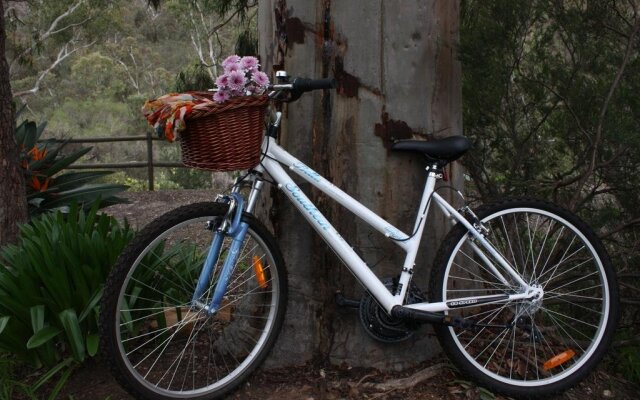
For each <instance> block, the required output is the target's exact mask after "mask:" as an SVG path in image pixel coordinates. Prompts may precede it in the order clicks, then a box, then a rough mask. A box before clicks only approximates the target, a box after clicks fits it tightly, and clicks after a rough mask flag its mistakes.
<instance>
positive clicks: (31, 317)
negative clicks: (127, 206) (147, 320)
mask: <svg viewBox="0 0 640 400" xmlns="http://www.w3.org/2000/svg"><path fill="white" fill-rule="evenodd" d="M20 229H21V239H20V241H19V243H18V244H17V245H9V246H6V247H4V248H2V249H1V250H0V350H4V351H6V352H10V353H13V354H15V356H16V357H17V358H18V359H20V360H22V361H26V362H28V363H29V364H31V365H32V366H34V367H40V366H42V365H44V366H47V367H51V366H53V365H55V364H56V363H58V362H59V361H60V360H61V359H62V358H63V357H64V356H65V355H67V354H71V355H72V357H73V359H75V360H76V361H78V362H82V361H83V360H84V359H85V358H86V356H87V355H89V356H94V355H95V354H96V353H97V350H98V304H99V302H100V299H101V297H102V292H103V284H104V282H105V280H106V277H107V275H108V273H109V271H110V269H111V267H112V266H113V265H114V263H115V261H116V259H117V257H118V255H119V254H120V252H121V251H122V249H123V248H124V246H125V245H126V244H127V243H128V242H129V241H130V240H131V238H132V237H133V234H134V232H133V230H132V229H130V228H129V226H128V224H127V223H126V222H125V224H124V225H120V224H119V223H118V221H117V220H116V219H114V218H113V217H110V216H107V215H105V214H98V207H97V205H94V206H93V207H92V208H91V209H90V210H89V211H88V212H86V211H84V210H83V209H82V208H80V207H79V206H77V205H75V204H74V205H72V206H71V207H70V209H69V212H68V213H67V214H63V213H62V212H59V211H58V212H56V213H49V214H43V215H41V216H39V217H37V218H34V219H32V220H31V222H30V223H29V224H25V225H22V226H21V227H20Z"/></svg>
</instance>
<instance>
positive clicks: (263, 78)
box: [253, 71, 269, 87]
mask: <svg viewBox="0 0 640 400" xmlns="http://www.w3.org/2000/svg"><path fill="white" fill-rule="evenodd" d="M253 81H254V82H255V83H257V84H258V86H262V87H264V86H267V85H268V84H269V77H268V76H267V74H265V73H264V72H262V71H257V72H254V73H253Z"/></svg>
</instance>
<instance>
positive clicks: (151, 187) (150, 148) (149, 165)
mask: <svg viewBox="0 0 640 400" xmlns="http://www.w3.org/2000/svg"><path fill="white" fill-rule="evenodd" d="M49 140H53V141H56V142H65V143H116V142H142V141H145V142H147V160H146V161H140V162H122V163H80V164H76V163H73V164H71V165H70V166H68V167H67V168H66V169H99V168H114V169H128V168H147V179H148V182H149V190H154V171H153V169H154V167H160V168H186V167H185V166H184V165H183V164H182V163H180V162H166V161H154V160H153V142H154V141H164V139H161V138H157V137H154V136H153V135H152V134H151V133H149V134H147V135H145V136H120V137H94V138H86V139H76V138H71V139H49Z"/></svg>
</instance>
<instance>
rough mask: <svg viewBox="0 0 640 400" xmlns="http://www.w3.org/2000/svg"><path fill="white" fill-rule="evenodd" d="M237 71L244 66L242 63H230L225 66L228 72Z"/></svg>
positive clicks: (225, 70)
mask: <svg viewBox="0 0 640 400" xmlns="http://www.w3.org/2000/svg"><path fill="white" fill-rule="evenodd" d="M236 71H242V66H241V65H240V63H230V64H227V65H225V67H224V72H226V73H227V74H230V73H232V72H236Z"/></svg>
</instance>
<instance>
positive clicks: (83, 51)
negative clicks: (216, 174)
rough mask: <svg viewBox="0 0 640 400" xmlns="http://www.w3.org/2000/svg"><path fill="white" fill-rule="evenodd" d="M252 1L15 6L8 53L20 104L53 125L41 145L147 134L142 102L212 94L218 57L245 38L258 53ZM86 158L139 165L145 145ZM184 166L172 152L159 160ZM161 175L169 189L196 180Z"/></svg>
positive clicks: (65, 1) (136, 173)
mask: <svg viewBox="0 0 640 400" xmlns="http://www.w3.org/2000/svg"><path fill="white" fill-rule="evenodd" d="M256 4H257V2H255V1H251V0H234V1H226V0H216V1H213V0H197V1H184V0H166V1H163V2H162V7H160V8H158V9H155V8H153V7H151V6H149V2H148V1H147V0H129V1H125V0H114V1H110V2H102V1H98V0H60V1H55V2H43V1H39V2H10V3H9V6H8V9H7V13H6V19H5V20H6V21H7V23H8V25H7V33H8V38H9V39H8V41H7V52H6V53H7V57H8V61H9V63H10V64H11V65H12V72H11V83H12V87H13V89H14V94H15V93H20V92H23V94H22V95H20V96H19V98H18V100H19V101H21V102H22V103H23V104H26V105H27V108H26V109H27V110H28V112H29V113H30V115H29V119H31V120H48V121H49V124H48V126H47V130H46V131H45V132H44V133H43V136H42V138H61V137H65V138H68V137H71V138H77V137H82V138H90V137H105V136H139V135H142V134H144V133H145V132H146V130H147V129H148V128H147V126H146V124H145V120H144V118H143V117H142V115H141V113H140V108H141V106H142V104H144V102H145V100H147V99H149V98H155V97H158V96H160V95H162V94H164V93H167V92H169V91H171V90H175V89H177V91H185V90H189V89H194V90H202V89H209V88H212V87H214V82H213V80H214V78H215V76H216V75H217V73H215V72H216V71H217V70H218V69H221V61H222V60H220V59H218V57H219V55H220V54H230V53H233V52H234V46H235V45H236V42H237V40H236V39H237V38H238V36H240V35H241V36H242V37H243V39H242V42H243V43H244V45H243V46H242V48H243V49H245V50H242V51H243V53H242V54H243V55H245V54H247V53H244V52H245V51H248V50H246V48H247V46H248V47H251V46H253V48H255V44H256V40H255V39H256V37H255V31H256V18H255V15H256V10H257V7H256ZM76 5H77V7H75V6H76ZM56 20H57V21H58V22H55V21H56ZM52 25H55V28H54V29H53V30H51V31H50V28H51V26H52ZM49 31H50V33H49V34H45V33H46V32H49ZM58 31H59V32H58ZM238 51H240V50H238ZM251 54H255V51H254V52H252V53H251ZM59 56H60V57H59ZM211 57H213V58H211ZM58 60H59V61H58ZM54 64H55V65H54ZM36 82H37V86H38V88H37V90H36V91H33V92H31V91H30V90H31V89H32V88H34V87H35V86H36ZM176 86H177V87H176ZM27 94H28V95H27ZM72 147H74V146H72V145H65V150H69V149H71V148H72ZM159 152H160V151H156V153H159ZM84 158H85V159H90V160H92V161H93V162H96V163H106V162H123V161H132V160H136V161H140V160H143V159H145V158H146V147H145V145H144V144H143V143H139V142H127V144H122V143H114V144H112V143H101V144H98V145H95V146H94V147H93V149H92V150H91V151H90V152H89V153H87V154H86V155H85V156H84ZM178 160H179V155H178V152H174V153H173V154H172V158H170V159H166V158H165V159H164V160H163V161H178ZM156 171H161V172H163V173H164V176H160V177H159V178H158V179H159V180H161V181H162V180H164V182H166V185H164V186H165V187H171V186H172V187H190V186H193V183H192V182H190V180H191V181H193V179H191V178H193V177H192V176H191V174H190V173H187V172H184V171H179V172H178V173H175V172H174V171H169V170H167V171H164V170H163V169H159V168H158V169H156ZM145 173H146V172H145V171H143V170H142V169H129V170H126V172H125V174H126V175H127V179H130V180H144V179H145ZM200 175H202V180H203V181H207V180H208V179H206V176H205V175H206V174H200ZM165 178H166V179H165ZM104 179H107V180H108V179H112V181H113V183H116V182H124V180H123V179H116V178H115V177H106V178H104ZM197 180H200V178H198V179H197Z"/></svg>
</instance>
